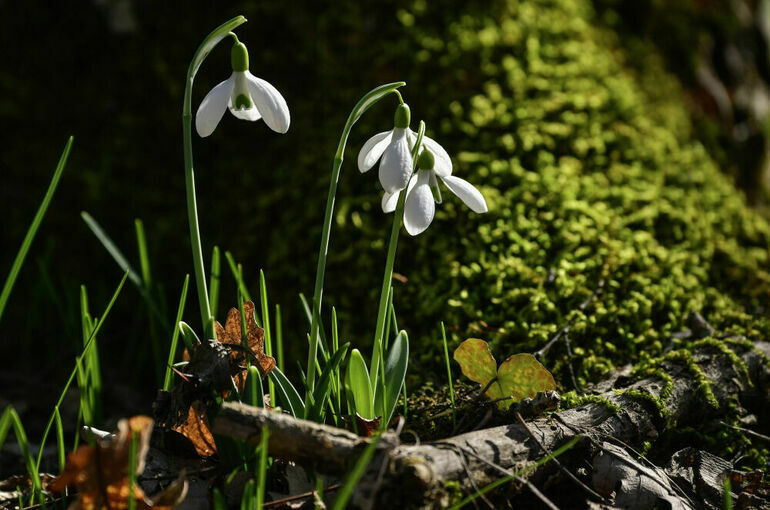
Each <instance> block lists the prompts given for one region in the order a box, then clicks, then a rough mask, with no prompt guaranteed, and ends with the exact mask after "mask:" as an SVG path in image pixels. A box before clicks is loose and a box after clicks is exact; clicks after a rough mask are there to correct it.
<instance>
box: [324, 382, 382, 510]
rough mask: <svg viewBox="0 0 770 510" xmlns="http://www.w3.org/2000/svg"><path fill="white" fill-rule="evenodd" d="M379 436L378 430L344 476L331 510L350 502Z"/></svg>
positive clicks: (380, 434)
mask: <svg viewBox="0 0 770 510" xmlns="http://www.w3.org/2000/svg"><path fill="white" fill-rule="evenodd" d="M367 376H368V375H367ZM381 436H382V431H381V430H380V431H378V432H377V433H376V434H375V435H373V436H372V438H371V440H370V442H369V444H368V445H366V448H364V452H363V453H362V454H361V456H360V457H359V458H358V460H357V461H356V465H355V466H353V469H352V470H351V471H350V474H348V476H346V477H345V480H344V481H343V482H342V488H341V489H340V491H339V493H337V499H336V500H335V501H334V506H333V507H332V510H343V509H344V508H345V507H347V506H348V500H350V496H352V495H353V489H355V487H356V484H358V481H359V480H360V479H361V477H362V476H363V474H364V471H366V467H367V466H368V465H369V462H371V460H372V457H373V456H374V452H375V451H376V450H377V444H379V442H380V437H381Z"/></svg>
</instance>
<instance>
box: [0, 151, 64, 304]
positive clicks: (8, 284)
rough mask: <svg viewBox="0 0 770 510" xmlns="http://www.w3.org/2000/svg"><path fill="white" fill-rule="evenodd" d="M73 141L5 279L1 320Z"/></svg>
mask: <svg viewBox="0 0 770 510" xmlns="http://www.w3.org/2000/svg"><path fill="white" fill-rule="evenodd" d="M73 140H74V138H73V137H71V136H70V138H69V140H67V145H65V146H64V151H63V152H62V154H61V156H60V157H59V163H58V164H57V165H56V170H55V171H54V173H53V177H52V178H51V183H50V184H49V185H48V190H47V191H46V192H45V195H44V196H43V201H42V202H41V203H40V207H38V208H37V212H36V213H35V217H34V218H33V219H32V224H31V225H30V226H29V229H27V234H26V235H25V236H24V240H23V241H22V242H21V247H20V248H19V251H18V253H16V258H15V259H13V264H11V271H10V272H9V273H8V276H7V277H6V278H5V283H4V284H3V290H2V292H0V319H2V317H3V310H5V305H6V304H7V303H8V298H9V297H10V295H11V290H12V289H13V284H14V283H16V278H17V277H18V276H19V272H20V271H21V266H22V265H23V264H24V259H25V258H26V256H27V252H29V248H30V246H32V241H33V240H34V239H35V234H37V229H38V228H39V227H40V223H41V222H42V221H43V216H45V213H46V211H47V210H48V205H49V204H50V203H51V199H52V198H53V195H54V193H55V192H56V187H57V186H58V185H59V179H60V178H61V174H62V172H63V171H64V166H65V165H66V164H67V158H68V157H69V155H70V149H71V148H72V141H73Z"/></svg>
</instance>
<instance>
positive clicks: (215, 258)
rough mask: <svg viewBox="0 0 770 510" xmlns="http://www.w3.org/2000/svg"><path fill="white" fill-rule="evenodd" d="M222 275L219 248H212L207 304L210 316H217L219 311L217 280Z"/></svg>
mask: <svg viewBox="0 0 770 510" xmlns="http://www.w3.org/2000/svg"><path fill="white" fill-rule="evenodd" d="M221 274H222V263H221V260H220V257H219V246H214V249H213V250H212V251H211V276H209V303H210V305H211V316H212V317H216V316H217V310H218V309H219V278H220V275H221Z"/></svg>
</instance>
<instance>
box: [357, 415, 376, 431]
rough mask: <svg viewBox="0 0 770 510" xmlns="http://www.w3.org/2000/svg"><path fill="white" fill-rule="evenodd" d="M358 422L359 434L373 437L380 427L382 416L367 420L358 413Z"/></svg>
mask: <svg viewBox="0 0 770 510" xmlns="http://www.w3.org/2000/svg"><path fill="white" fill-rule="evenodd" d="M356 424H358V435H359V436H364V437H372V436H373V435H374V434H375V433H376V432H377V429H379V428H380V418H374V419H372V420H367V419H366V418H363V417H361V415H360V414H358V413H356Z"/></svg>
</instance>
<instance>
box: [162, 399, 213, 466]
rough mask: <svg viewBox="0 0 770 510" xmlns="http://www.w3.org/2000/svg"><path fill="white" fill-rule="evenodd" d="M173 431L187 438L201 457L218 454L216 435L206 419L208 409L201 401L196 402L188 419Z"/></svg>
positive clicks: (189, 412)
mask: <svg viewBox="0 0 770 510" xmlns="http://www.w3.org/2000/svg"><path fill="white" fill-rule="evenodd" d="M172 430H174V431H175V432H178V433H180V434H182V435H183V436H184V437H186V438H187V439H188V440H189V441H190V443H192V446H193V448H195V453H197V454H198V455H200V456H201V457H210V456H212V455H214V454H216V453H217V444H216V442H215V441H214V435H213V434H212V433H211V427H210V425H209V420H208V418H207V417H206V409H205V408H204V407H203V404H202V403H201V402H200V401H197V400H196V401H195V402H193V403H192V405H191V406H190V409H189V411H188V414H187V419H186V420H185V421H184V422H183V423H181V424H179V425H177V426H175V427H172Z"/></svg>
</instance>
